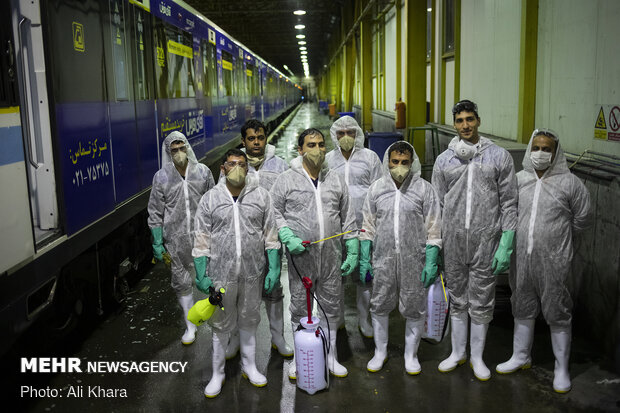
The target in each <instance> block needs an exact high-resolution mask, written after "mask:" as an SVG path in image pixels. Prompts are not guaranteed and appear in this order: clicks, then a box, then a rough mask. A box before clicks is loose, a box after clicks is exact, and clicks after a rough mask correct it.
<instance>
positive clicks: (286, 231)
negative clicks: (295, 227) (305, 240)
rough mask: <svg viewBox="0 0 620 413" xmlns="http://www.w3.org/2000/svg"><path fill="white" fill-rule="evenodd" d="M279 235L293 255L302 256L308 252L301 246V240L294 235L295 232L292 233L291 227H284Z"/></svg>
mask: <svg viewBox="0 0 620 413" xmlns="http://www.w3.org/2000/svg"><path fill="white" fill-rule="evenodd" d="M278 235H279V236H280V241H282V243H283V244H284V245H286V249H288V252H290V253H291V254H293V255H297V254H301V253H302V252H304V251H305V250H306V247H304V246H303V245H302V244H301V243H302V241H301V239H300V238H299V237H297V236H296V235H295V234H293V231H291V229H290V228H289V227H282V229H281V230H280V232H278Z"/></svg>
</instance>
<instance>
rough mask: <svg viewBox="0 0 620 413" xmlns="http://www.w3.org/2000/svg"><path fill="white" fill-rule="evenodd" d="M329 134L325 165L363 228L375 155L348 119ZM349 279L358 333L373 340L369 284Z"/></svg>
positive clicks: (377, 165)
mask: <svg viewBox="0 0 620 413" xmlns="http://www.w3.org/2000/svg"><path fill="white" fill-rule="evenodd" d="M329 134H330V136H331V138H332V142H333V143H334V149H333V150H332V151H330V152H329V153H328V154H327V155H326V156H325V159H326V161H327V165H328V166H329V169H331V170H333V171H336V172H338V173H339V174H340V175H342V176H343V177H344V180H345V182H346V183H347V186H348V187H349V195H350V196H351V206H352V208H353V211H354V214H355V227H356V228H362V220H363V216H362V208H363V206H364V200H365V199H366V194H367V193H368V188H369V187H370V184H372V183H373V182H374V181H376V180H377V179H379V178H381V175H382V173H381V160H379V157H378V156H377V154H376V153H375V152H373V151H371V150H370V149H366V148H364V132H363V131H362V128H360V127H359V125H358V124H357V122H356V121H355V119H354V118H352V117H351V116H343V117H341V118H340V119H338V120H337V121H335V122H334V124H333V125H332V127H331V128H330V130H329ZM351 276H352V277H353V280H354V281H355V283H356V290H357V291H356V296H357V300H356V302H357V315H358V326H359V330H360V332H361V333H362V335H363V336H364V337H367V338H372V335H373V331H372V324H371V323H370V322H369V321H368V316H369V313H368V311H369V307H370V292H371V290H372V284H371V282H370V281H367V280H366V274H361V273H359V272H358V271H354V272H353V274H351ZM342 303H343V306H342V308H341V309H340V314H341V321H340V322H339V324H343V323H344V300H342Z"/></svg>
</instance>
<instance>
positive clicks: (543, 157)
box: [530, 151, 553, 171]
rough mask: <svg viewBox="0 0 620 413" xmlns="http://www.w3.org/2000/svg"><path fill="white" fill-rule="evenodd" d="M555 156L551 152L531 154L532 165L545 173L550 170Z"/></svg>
mask: <svg viewBox="0 0 620 413" xmlns="http://www.w3.org/2000/svg"><path fill="white" fill-rule="evenodd" d="M552 156H553V154H552V153H551V152H544V151H536V152H531V153H530V158H531V160H532V165H534V169H536V170H537V171H544V170H545V169H547V168H549V165H551V157H552Z"/></svg>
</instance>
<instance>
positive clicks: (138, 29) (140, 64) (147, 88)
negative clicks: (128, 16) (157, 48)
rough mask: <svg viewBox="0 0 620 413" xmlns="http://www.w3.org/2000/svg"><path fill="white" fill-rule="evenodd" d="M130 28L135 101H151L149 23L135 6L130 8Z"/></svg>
mask: <svg viewBox="0 0 620 413" xmlns="http://www.w3.org/2000/svg"><path fill="white" fill-rule="evenodd" d="M132 22H133V24H132V27H133V33H132V34H133V39H132V44H133V49H134V58H135V61H134V65H133V74H134V76H133V79H134V80H133V83H134V85H133V86H134V91H135V92H134V93H135V99H136V100H149V99H151V96H152V92H151V82H149V81H148V80H149V79H151V76H152V69H151V66H152V64H150V63H149V62H152V55H151V53H150V51H151V47H150V45H151V36H150V33H151V21H150V19H149V18H148V15H147V14H146V11H144V10H142V9H140V8H139V7H137V6H134V7H132Z"/></svg>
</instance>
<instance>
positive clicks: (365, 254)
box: [360, 239, 375, 284]
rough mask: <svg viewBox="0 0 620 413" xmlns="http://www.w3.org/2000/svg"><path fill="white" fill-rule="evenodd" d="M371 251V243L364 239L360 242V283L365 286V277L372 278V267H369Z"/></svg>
mask: <svg viewBox="0 0 620 413" xmlns="http://www.w3.org/2000/svg"><path fill="white" fill-rule="evenodd" d="M371 249H372V241H371V240H369V239H365V240H363V241H360V281H361V282H362V284H366V282H367V281H366V275H367V274H370V277H371V278H374V276H375V275H374V274H373V272H372V266H371V265H370V250H371Z"/></svg>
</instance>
